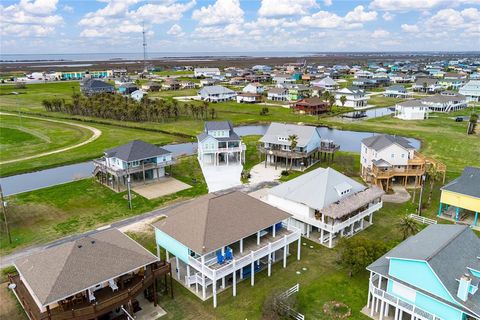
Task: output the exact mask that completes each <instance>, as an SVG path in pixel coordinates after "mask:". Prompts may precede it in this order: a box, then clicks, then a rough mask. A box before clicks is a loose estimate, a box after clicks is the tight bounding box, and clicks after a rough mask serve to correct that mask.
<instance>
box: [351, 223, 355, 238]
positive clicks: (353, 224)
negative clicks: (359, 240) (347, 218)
mask: <svg viewBox="0 0 480 320" xmlns="http://www.w3.org/2000/svg"><path fill="white" fill-rule="evenodd" d="M354 226H355V222H354V223H352V224H351V225H350V234H351V235H352V236H353V232H354Z"/></svg>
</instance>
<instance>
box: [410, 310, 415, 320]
mask: <svg viewBox="0 0 480 320" xmlns="http://www.w3.org/2000/svg"><path fill="white" fill-rule="evenodd" d="M410 319H412V320H415V315H414V314H413V311H412V316H411V317H410Z"/></svg>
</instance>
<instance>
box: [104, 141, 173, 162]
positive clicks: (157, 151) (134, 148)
mask: <svg viewBox="0 0 480 320" xmlns="http://www.w3.org/2000/svg"><path fill="white" fill-rule="evenodd" d="M168 153H170V151H167V150H165V149H163V148H160V147H157V146H156V145H154V144H151V143H148V142H145V141H142V140H133V141H130V142H129V143H127V144H124V145H121V146H118V147H116V148H112V149H109V150H107V151H105V154H106V155H107V156H108V157H116V158H118V159H120V160H123V161H127V162H130V161H135V160H143V159H147V158H152V157H156V156H160V155H164V154H168Z"/></svg>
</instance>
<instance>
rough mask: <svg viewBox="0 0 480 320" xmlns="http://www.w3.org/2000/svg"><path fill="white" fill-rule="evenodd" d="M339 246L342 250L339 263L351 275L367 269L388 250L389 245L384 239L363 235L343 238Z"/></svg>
mask: <svg viewBox="0 0 480 320" xmlns="http://www.w3.org/2000/svg"><path fill="white" fill-rule="evenodd" d="M338 248H339V251H340V260H339V263H340V265H341V266H343V267H344V268H346V269H347V270H348V274H349V276H350V277H351V276H353V275H354V274H356V273H358V272H361V271H363V270H365V268H366V267H367V266H368V265H369V264H371V263H373V262H374V261H375V260H377V259H378V258H379V257H381V256H382V255H384V254H385V252H387V250H388V246H387V245H386V244H385V243H384V242H383V241H378V240H370V239H366V238H361V237H353V238H341V239H340V241H339V243H338Z"/></svg>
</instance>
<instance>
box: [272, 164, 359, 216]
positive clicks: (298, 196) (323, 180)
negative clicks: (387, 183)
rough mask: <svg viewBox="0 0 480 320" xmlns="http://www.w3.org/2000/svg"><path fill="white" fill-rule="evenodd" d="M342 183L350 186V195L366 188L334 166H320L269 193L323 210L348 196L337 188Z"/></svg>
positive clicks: (343, 185) (274, 188)
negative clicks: (340, 192)
mask: <svg viewBox="0 0 480 320" xmlns="http://www.w3.org/2000/svg"><path fill="white" fill-rule="evenodd" d="M340 185H342V187H348V186H349V189H351V191H350V193H348V194H350V195H351V194H354V193H357V192H360V191H363V190H365V189H366V187H365V186H364V185H362V184H360V183H358V182H356V181H355V180H353V179H351V178H349V177H347V176H345V175H343V174H341V173H340V172H338V171H336V170H334V169H332V168H326V169H324V168H318V169H315V170H313V171H310V172H307V173H305V174H302V175H301V176H299V177H297V178H295V179H292V180H290V181H287V182H285V183H282V184H280V185H278V186H276V187H273V188H271V189H270V190H269V191H268V193H269V194H271V195H274V196H277V197H279V198H283V199H287V200H290V201H293V202H297V203H301V204H304V205H306V206H308V207H310V208H314V209H316V210H321V209H323V208H325V207H327V206H329V205H330V204H332V203H334V202H336V201H339V200H341V199H344V198H345V197H346V195H341V194H339V192H338V190H337V189H338V187H339V186H340Z"/></svg>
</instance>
